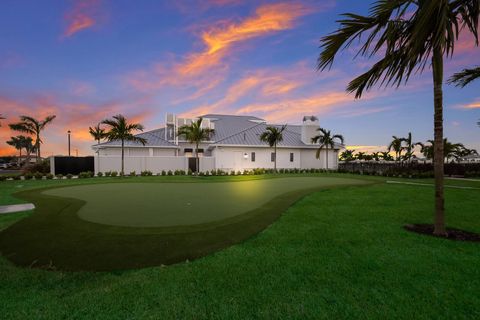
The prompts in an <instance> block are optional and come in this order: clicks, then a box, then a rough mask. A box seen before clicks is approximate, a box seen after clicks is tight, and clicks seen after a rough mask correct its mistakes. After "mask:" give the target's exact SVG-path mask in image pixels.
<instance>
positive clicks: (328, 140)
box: [312, 128, 345, 170]
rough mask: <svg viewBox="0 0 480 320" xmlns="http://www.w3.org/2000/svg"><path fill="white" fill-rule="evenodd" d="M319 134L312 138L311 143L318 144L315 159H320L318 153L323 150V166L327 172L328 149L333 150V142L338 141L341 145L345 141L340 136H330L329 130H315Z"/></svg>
mask: <svg viewBox="0 0 480 320" xmlns="http://www.w3.org/2000/svg"><path fill="white" fill-rule="evenodd" d="M317 131H318V132H320V134H318V135H316V136H315V137H313V138H312V143H319V144H320V147H319V148H318V150H317V155H316V156H317V159H319V158H320V151H321V150H322V149H323V148H325V151H326V152H325V160H326V162H325V164H326V167H327V170H328V148H329V147H330V148H332V149H333V148H335V140H338V141H340V143H341V144H343V142H344V141H345V139H344V138H343V136H342V135H341V134H332V133H331V132H330V130H327V129H324V128H318V129H317Z"/></svg>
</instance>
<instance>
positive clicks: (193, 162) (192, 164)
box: [188, 158, 197, 172]
mask: <svg viewBox="0 0 480 320" xmlns="http://www.w3.org/2000/svg"><path fill="white" fill-rule="evenodd" d="M188 169H190V170H192V172H197V158H188Z"/></svg>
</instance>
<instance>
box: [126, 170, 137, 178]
mask: <svg viewBox="0 0 480 320" xmlns="http://www.w3.org/2000/svg"><path fill="white" fill-rule="evenodd" d="M128 175H129V176H130V177H135V176H136V175H137V172H135V171H130V173H129V174H128Z"/></svg>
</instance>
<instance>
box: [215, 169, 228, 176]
mask: <svg viewBox="0 0 480 320" xmlns="http://www.w3.org/2000/svg"><path fill="white" fill-rule="evenodd" d="M226 174H227V173H226V172H225V171H223V170H221V169H217V176H224V175H226Z"/></svg>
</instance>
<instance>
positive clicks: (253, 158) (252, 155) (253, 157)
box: [250, 152, 255, 162]
mask: <svg viewBox="0 0 480 320" xmlns="http://www.w3.org/2000/svg"><path fill="white" fill-rule="evenodd" d="M250 159H251V160H252V162H255V152H252V153H251V155H250Z"/></svg>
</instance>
